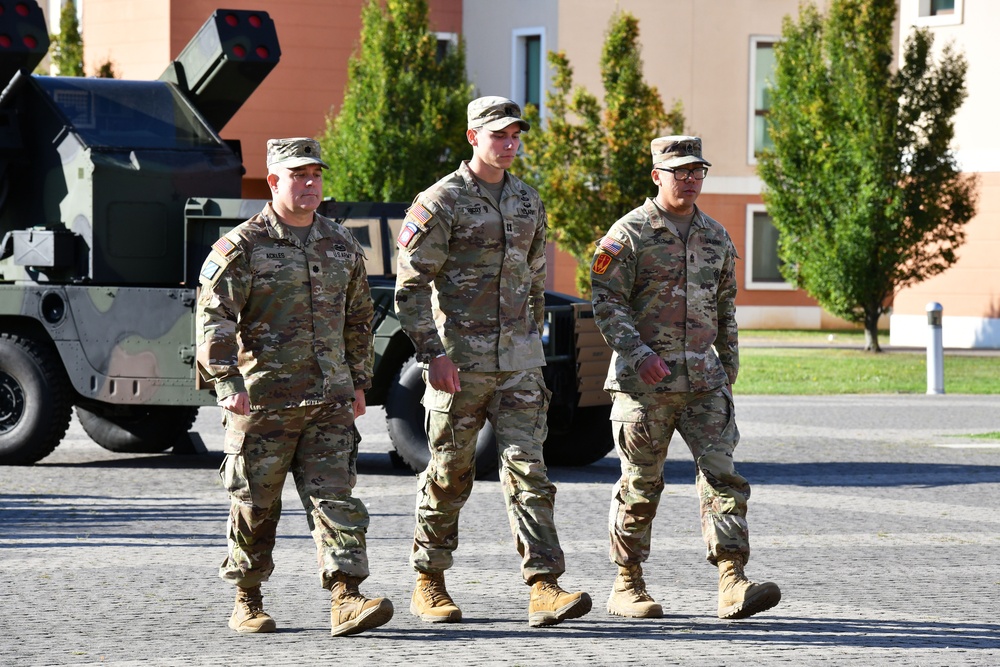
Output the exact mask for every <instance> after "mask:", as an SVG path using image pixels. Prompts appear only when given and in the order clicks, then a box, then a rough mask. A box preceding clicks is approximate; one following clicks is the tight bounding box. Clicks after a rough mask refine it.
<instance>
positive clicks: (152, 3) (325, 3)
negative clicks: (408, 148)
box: [82, 0, 462, 198]
mask: <svg viewBox="0 0 1000 667" xmlns="http://www.w3.org/2000/svg"><path fill="white" fill-rule="evenodd" d="M262 4H263V5H265V6H266V7H267V13H268V14H269V15H270V17H271V19H272V20H274V23H275V28H276V29H277V32H278V42H279V44H280V45H281V60H280V62H279V63H278V65H277V66H276V67H275V68H274V69H273V70H272V71H271V73H270V74H269V75H268V77H267V79H265V80H264V82H263V83H262V84H261V85H260V87H259V88H257V90H256V92H255V93H254V94H253V96H252V97H251V98H250V99H249V100H248V101H247V103H246V104H245V105H244V106H243V108H242V109H240V111H239V112H238V113H237V114H236V115H235V116H234V117H233V119H232V120H231V121H230V122H229V123H228V124H227V125H226V126H225V127H224V128H223V129H222V132H221V133H220V134H221V135H222V137H223V138H224V139H239V140H240V142H241V144H242V148H243V163H244V165H245V166H246V169H247V173H246V176H245V178H244V185H243V196H244V197H262V198H267V197H269V192H268V189H267V184H266V182H265V181H264V177H265V176H266V175H267V170H266V166H265V160H264V158H265V145H266V143H267V140H268V139H269V138H271V137H288V136H313V137H315V136H318V135H319V134H320V133H322V131H323V129H324V127H325V117H326V114H327V113H328V112H329V111H330V109H331V108H334V109H335V108H336V107H338V106H339V105H340V103H341V102H342V101H343V95H344V88H345V86H346V84H347V63H348V60H349V58H350V56H351V54H352V53H354V51H355V49H356V47H357V45H358V41H359V38H360V32H361V8H362V5H363V1H362V0H296V2H282V3H277V2H269V3H260V2H244V1H240V0H234V1H232V2H224V3H222V2H219V0H142V1H141V2H139V1H137V0H87V1H86V4H85V7H84V15H83V23H82V30H83V34H84V44H85V48H86V53H85V56H86V69H87V72H92V71H94V70H95V69H96V68H97V66H98V65H99V64H100V63H101V62H104V61H105V60H107V59H108V58H109V57H110V59H111V60H112V62H113V63H114V64H115V70H116V71H117V72H118V73H119V76H120V77H121V78H125V79H155V78H158V77H159V76H160V74H162V73H163V70H164V69H165V68H166V67H167V65H168V64H169V62H170V60H171V59H172V58H174V57H176V56H177V55H178V54H179V53H180V52H181V50H182V49H183V48H184V47H185V46H186V45H187V43H188V41H189V40H190V39H191V37H193V36H194V34H195V33H196V32H197V31H198V28H200V27H201V26H202V24H203V23H204V22H205V21H206V20H207V19H208V17H209V16H211V14H212V12H213V11H215V10H216V9H218V8H219V7H220V6H224V7H225V8H226V9H260V8H261V6H262ZM428 6H429V17H430V23H431V29H432V30H434V31H437V32H456V33H457V32H459V31H460V30H461V25H462V3H461V0H430V1H429V3H428ZM333 167H334V168H336V165H333Z"/></svg>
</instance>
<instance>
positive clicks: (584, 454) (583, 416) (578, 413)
mask: <svg viewBox="0 0 1000 667" xmlns="http://www.w3.org/2000/svg"><path fill="white" fill-rule="evenodd" d="M572 415H573V416H572V421H571V422H570V423H568V424H558V423H553V421H554V420H553V418H552V409H551V408H550V409H549V435H548V437H547V438H546V439H545V450H544V451H545V463H546V464H547V465H550V466H586V465H590V464H591V463H594V462H596V461H600V460H601V459H603V458H604V457H605V455H607V453H608V452H610V451H611V450H612V449H614V447H615V441H614V438H613V437H612V435H611V421H610V419H611V406H610V405H595V406H591V407H586V408H576V409H575V410H574V411H573V413H572Z"/></svg>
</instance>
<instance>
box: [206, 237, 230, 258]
mask: <svg viewBox="0 0 1000 667" xmlns="http://www.w3.org/2000/svg"><path fill="white" fill-rule="evenodd" d="M212 249H213V250H215V252H217V253H219V254H220V255H222V256H223V257H225V256H226V255H228V254H229V253H231V252H232V251H234V250H236V244H234V243H233V242H232V241H230V240H229V239H227V238H226V237H225V236H223V237H222V238H221V239H219V240H218V241H216V242H215V243H213V244H212Z"/></svg>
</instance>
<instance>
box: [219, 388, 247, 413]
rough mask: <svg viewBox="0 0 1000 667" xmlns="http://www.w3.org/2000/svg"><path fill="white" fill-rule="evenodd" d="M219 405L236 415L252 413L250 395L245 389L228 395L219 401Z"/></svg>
mask: <svg viewBox="0 0 1000 667" xmlns="http://www.w3.org/2000/svg"><path fill="white" fill-rule="evenodd" d="M219 405H221V406H222V409H223V410H229V411H230V412H232V413H233V414H236V415H248V414H250V396H249V395H248V394H247V393H246V392H245V391H241V392H239V393H238V394H230V395H229V396H226V397H225V398H224V399H222V400H221V401H219Z"/></svg>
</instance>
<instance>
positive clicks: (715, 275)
mask: <svg viewBox="0 0 1000 667" xmlns="http://www.w3.org/2000/svg"><path fill="white" fill-rule="evenodd" d="M650 148H651V152H652V157H653V170H652V174H651V176H652V179H653V183H655V184H656V186H657V193H656V197H655V198H652V199H647V200H646V201H645V203H644V204H643V205H642V206H640V207H638V208H636V209H634V210H633V211H631V212H629V213H628V214H627V215H625V216H624V217H623V218H621V219H620V220H618V221H617V222H615V224H614V225H612V226H611V229H609V230H608V232H607V234H606V235H605V236H604V237H603V238H602V239H601V240H600V241H598V242H597V250H596V253H595V255H594V260H593V264H592V266H591V283H592V286H593V300H594V317H595V318H596V320H597V324H598V326H599V327H600V329H601V333H602V334H603V335H604V338H605V340H607V342H608V345H610V346H611V348H612V350H613V351H614V354H613V356H612V361H611V365H610V368H609V369H608V377H607V381H606V382H605V385H604V388H605V389H606V390H607V391H609V392H611V395H612V396H613V399H614V402H613V407H612V413H611V423H612V429H613V434H614V440H615V445H616V448H617V450H618V454H619V457H620V459H621V468H622V475H621V478H620V479H619V481H618V482H617V484H616V486H615V491H614V494H613V497H612V501H611V512H610V516H609V530H610V536H611V549H610V557H611V561H612V562H613V563H615V564H616V565H617V566H618V574H617V577H616V578H615V582H614V584H613V586H612V591H611V595H610V597H609V599H608V607H607V609H608V612H609V613H611V614H616V615H619V616H629V617H636V618H655V617H660V616H662V615H663V608H662V606H661V605H660V604H658V603H657V602H656V601H655V600H654V599H653V597H652V596H651V595H650V594H649V593H648V592H647V590H646V584H645V580H644V577H643V571H642V564H643V563H644V562H645V561H646V560H647V558H649V549H650V535H651V532H652V525H653V518H654V517H655V516H656V509H657V506H658V504H659V501H660V494H661V493H662V492H663V464H664V462H665V460H666V457H667V447H668V445H669V444H670V439H671V437H672V436H673V434H674V431H678V432H680V434H681V436H682V437H683V438H684V442H686V443H687V446H688V448H689V449H690V450H691V454H692V455H693V456H694V460H695V464H696V467H697V475H696V484H697V489H698V496H699V498H700V502H701V529H702V536H703V538H704V540H705V545H706V547H707V559H708V562H709V563H711V564H712V565H715V566H717V567H718V570H719V606H718V615H719V618H727V619H737V618H746V617H748V616H752V615H753V614H756V613H758V612H761V611H764V610H766V609H770V608H771V607H773V606H774V605H776V604H777V603H778V601H779V600H780V599H781V592H780V590H779V589H778V587H777V586H776V585H775V584H773V583H770V582H766V583H762V584H758V583H754V582H752V581H750V580H749V579H747V578H746V576H745V574H744V571H743V569H744V566H745V564H746V562H747V559H748V558H749V556H750V542H749V538H748V531H747V521H746V510H747V500H748V499H749V498H750V485H749V484H748V483H747V480H746V479H744V478H743V477H741V476H740V475H739V473H737V472H736V469H735V467H734V464H733V450H734V449H735V448H736V445H737V443H738V442H739V438H740V435H739V430H738V429H737V427H736V421H735V414H734V409H733V394H732V385H733V383H735V382H736V376H737V374H738V372H739V365H740V362H739V344H738V333H737V327H736V304H735V299H736V271H735V264H736V259H737V254H736V249H735V247H734V246H733V242H732V240H731V239H730V238H729V234H728V233H727V232H726V230H725V228H724V227H723V226H722V225H721V224H719V223H718V222H716V221H715V220H713V219H712V218H710V217H709V216H707V215H705V213H704V212H702V211H701V210H700V209H699V208H698V207H697V205H696V203H695V202H696V201H697V200H698V196H699V195H700V194H701V188H702V183H703V182H704V179H705V177H706V176H707V175H708V168H709V167H710V166H711V163H709V162H708V161H707V160H705V158H704V157H702V145H701V139H700V138H698V137H688V136H670V137H660V138H657V139H654V140H653V141H652V143H651V146H650Z"/></svg>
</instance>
